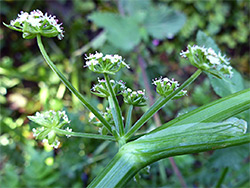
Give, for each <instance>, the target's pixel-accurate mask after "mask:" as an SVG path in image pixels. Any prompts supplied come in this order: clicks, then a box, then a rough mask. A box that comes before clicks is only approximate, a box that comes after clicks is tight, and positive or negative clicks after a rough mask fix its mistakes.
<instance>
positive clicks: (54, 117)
mask: <svg viewBox="0 0 250 188" xmlns="http://www.w3.org/2000/svg"><path fill="white" fill-rule="evenodd" d="M28 118H29V119H30V120H31V121H34V122H35V123H37V124H39V125H41V127H38V128H36V129H35V128H33V129H32V131H33V136H35V137H36V138H37V139H40V140H42V141H43V142H44V143H45V142H46V143H48V144H50V145H51V146H53V147H54V148H57V147H58V146H59V144H60V142H59V141H58V138H57V135H64V134H63V133H61V132H60V131H59V130H58V129H61V128H62V127H63V126H64V125H66V124H69V123H70V121H69V118H68V116H67V115H66V112H65V111H57V112H56V111H54V110H50V111H46V112H42V113H40V112H36V114H35V116H28ZM65 131H67V132H72V129H70V128H69V127H67V128H66V129H65ZM66 136H67V137H70V135H68V134H66Z"/></svg>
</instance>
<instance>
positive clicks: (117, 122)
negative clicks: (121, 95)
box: [104, 73, 124, 136]
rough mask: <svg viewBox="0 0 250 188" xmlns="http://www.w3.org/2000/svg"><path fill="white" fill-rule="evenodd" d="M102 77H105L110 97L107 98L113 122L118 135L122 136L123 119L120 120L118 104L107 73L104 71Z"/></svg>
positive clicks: (120, 113)
mask: <svg viewBox="0 0 250 188" xmlns="http://www.w3.org/2000/svg"><path fill="white" fill-rule="evenodd" d="M104 77H105V80H106V85H107V88H108V90H109V93H110V97H111V98H110V99H111V100H109V103H110V107H111V111H112V114H113V118H114V122H115V125H116V127H117V128H118V132H119V134H120V136H123V135H124V126H123V121H122V112H121V108H120V106H119V103H118V100H117V98H116V95H115V92H114V90H113V88H112V86H111V83H110V79H109V76H108V74H106V73H104Z"/></svg>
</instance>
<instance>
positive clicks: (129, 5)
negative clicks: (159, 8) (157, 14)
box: [119, 0, 152, 16]
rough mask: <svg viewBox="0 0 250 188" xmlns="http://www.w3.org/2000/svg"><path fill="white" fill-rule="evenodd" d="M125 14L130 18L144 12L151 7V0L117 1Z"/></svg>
mask: <svg viewBox="0 0 250 188" xmlns="http://www.w3.org/2000/svg"><path fill="white" fill-rule="evenodd" d="M119 1H120V3H121V6H122V7H123V9H124V11H125V13H127V14H128V15H130V16H133V15H135V14H138V12H146V11H147V9H148V8H149V7H150V6H152V3H151V0H143V1H142V0H119Z"/></svg>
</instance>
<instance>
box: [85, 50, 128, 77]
mask: <svg viewBox="0 0 250 188" xmlns="http://www.w3.org/2000/svg"><path fill="white" fill-rule="evenodd" d="M85 60H87V61H86V65H85V66H84V67H88V68H89V69H90V70H91V71H93V72H96V73H100V74H104V73H107V74H113V75H114V74H115V73H116V72H118V71H119V70H121V68H123V67H127V68H129V66H128V65H127V64H126V63H125V62H124V61H123V59H122V57H121V56H119V55H109V54H107V55H105V56H103V54H102V53H98V52H96V54H89V56H87V57H86V58H85Z"/></svg>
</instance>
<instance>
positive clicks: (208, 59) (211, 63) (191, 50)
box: [180, 45, 233, 77]
mask: <svg viewBox="0 0 250 188" xmlns="http://www.w3.org/2000/svg"><path fill="white" fill-rule="evenodd" d="M180 55H181V56H182V57H184V58H188V59H189V61H190V62H191V64H192V65H194V66H196V67H197V68H199V69H201V70H203V71H206V72H208V73H211V74H213V75H214V76H217V77H220V75H221V74H222V75H224V76H228V77H232V75H233V72H232V67H231V66H230V62H229V59H227V58H226V56H225V55H224V56H223V55H222V54H221V52H219V53H218V54H217V53H215V51H214V50H213V49H212V48H205V47H200V46H197V45H194V46H190V45H188V47H187V50H186V51H182V52H181V53H180Z"/></svg>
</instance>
